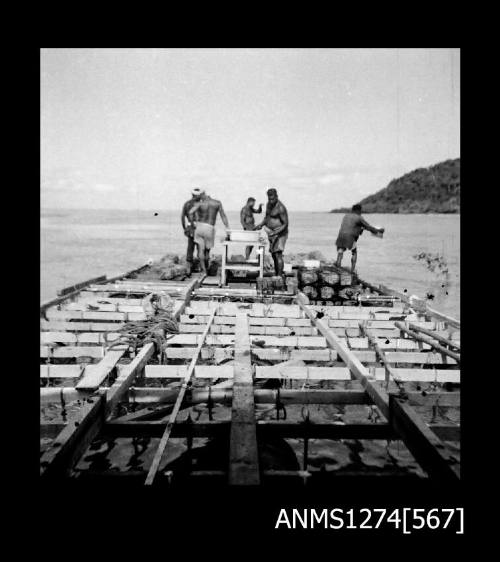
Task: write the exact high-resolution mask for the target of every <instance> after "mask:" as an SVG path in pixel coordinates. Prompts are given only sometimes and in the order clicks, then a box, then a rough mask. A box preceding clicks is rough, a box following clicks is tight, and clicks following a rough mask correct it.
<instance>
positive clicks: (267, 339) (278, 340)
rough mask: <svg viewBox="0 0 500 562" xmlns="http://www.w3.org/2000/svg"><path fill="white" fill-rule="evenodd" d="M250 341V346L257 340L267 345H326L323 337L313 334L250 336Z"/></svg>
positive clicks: (318, 346) (320, 346) (312, 346)
mask: <svg viewBox="0 0 500 562" xmlns="http://www.w3.org/2000/svg"><path fill="white" fill-rule="evenodd" d="M250 342H251V345H252V346H255V345H256V343H257V342H261V343H263V344H264V345H265V346H267V347H306V348H307V347H308V348H324V347H326V341H325V338H323V337H315V336H284V337H275V336H250Z"/></svg>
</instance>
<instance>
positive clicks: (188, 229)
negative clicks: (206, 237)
mask: <svg viewBox="0 0 500 562" xmlns="http://www.w3.org/2000/svg"><path fill="white" fill-rule="evenodd" d="M200 195H201V189H200V188H199V187H195V188H194V189H193V190H192V192H191V199H189V201H186V202H185V203H184V205H183V206H182V213H181V223H182V229H183V230H184V234H185V235H186V236H187V239H188V244H187V252H186V262H187V264H188V267H189V275H191V274H192V273H193V254H194V247H195V245H196V244H195V242H194V226H193V225H192V224H191V222H190V220H189V216H188V213H189V211H190V210H191V208H192V207H193V205H195V204H196V202H197V201H199V200H200ZM186 219H187V224H186ZM198 259H200V253H199V250H198Z"/></svg>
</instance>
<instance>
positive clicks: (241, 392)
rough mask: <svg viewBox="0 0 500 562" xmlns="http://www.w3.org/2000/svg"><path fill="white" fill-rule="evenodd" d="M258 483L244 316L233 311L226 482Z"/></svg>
mask: <svg viewBox="0 0 500 562" xmlns="http://www.w3.org/2000/svg"><path fill="white" fill-rule="evenodd" d="M259 483H260V474H259V454H258V447H257V430H256V426H255V405H254V388H253V377H252V362H251V354H250V336H249V334H248V317H247V315H246V314H245V313H237V314H236V331H235V346H234V377H233V402H232V408H231V434H230V442H229V484H230V485H257V484H259Z"/></svg>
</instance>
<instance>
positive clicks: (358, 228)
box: [335, 205, 385, 273]
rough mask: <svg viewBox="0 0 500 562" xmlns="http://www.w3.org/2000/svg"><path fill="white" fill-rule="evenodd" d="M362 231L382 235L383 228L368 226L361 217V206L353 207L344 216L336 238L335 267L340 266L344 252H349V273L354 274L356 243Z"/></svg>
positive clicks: (356, 252)
mask: <svg viewBox="0 0 500 562" xmlns="http://www.w3.org/2000/svg"><path fill="white" fill-rule="evenodd" d="M363 229H365V230H369V231H370V232H372V233H373V234H379V233H380V234H383V233H384V231H385V228H375V227H373V226H371V225H370V224H368V223H367V222H366V221H365V219H364V218H363V217H362V216H361V205H353V207H352V209H351V212H350V213H347V214H346V215H344V218H343V219H342V224H341V225H340V230H339V235H338V236H337V242H336V245H337V262H336V264H335V265H336V266H337V267H340V265H341V264H342V257H343V256H344V252H345V251H346V250H351V272H352V273H356V261H357V258H358V249H357V241H358V238H359V236H360V235H361V234H362V232H363Z"/></svg>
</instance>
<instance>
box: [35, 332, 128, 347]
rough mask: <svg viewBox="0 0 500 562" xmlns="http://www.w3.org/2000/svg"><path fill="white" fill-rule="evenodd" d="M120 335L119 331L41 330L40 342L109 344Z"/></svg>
mask: <svg viewBox="0 0 500 562" xmlns="http://www.w3.org/2000/svg"><path fill="white" fill-rule="evenodd" d="M119 337H120V334H119V333H117V332H102V333H100V332H82V333H75V332H40V342H41V343H42V344H50V343H79V344H85V343H95V344H101V345H102V344H107V343H110V342H113V341H115V340H116V339H118V338H119Z"/></svg>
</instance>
